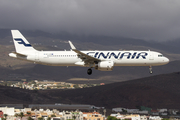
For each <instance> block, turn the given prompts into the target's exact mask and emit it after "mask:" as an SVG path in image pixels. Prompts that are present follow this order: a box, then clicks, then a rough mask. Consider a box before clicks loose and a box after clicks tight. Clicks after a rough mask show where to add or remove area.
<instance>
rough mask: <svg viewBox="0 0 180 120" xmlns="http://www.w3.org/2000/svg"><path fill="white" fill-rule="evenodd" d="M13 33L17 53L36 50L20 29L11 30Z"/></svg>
mask: <svg viewBox="0 0 180 120" xmlns="http://www.w3.org/2000/svg"><path fill="white" fill-rule="evenodd" d="M11 33H12V37H13V41H14V45H15V49H16V52H17V53H24V52H31V51H36V50H35V49H34V48H33V47H32V46H31V44H30V43H29V42H28V41H27V40H26V38H25V37H24V36H23V35H22V34H21V33H20V32H19V30H11Z"/></svg>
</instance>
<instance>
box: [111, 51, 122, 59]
mask: <svg viewBox="0 0 180 120" xmlns="http://www.w3.org/2000/svg"><path fill="white" fill-rule="evenodd" d="M120 53H121V52H119V53H118V55H116V54H115V53H113V52H112V53H111V54H110V55H109V59H110V58H111V56H112V55H113V56H114V58H115V59H118V57H119V55H120Z"/></svg>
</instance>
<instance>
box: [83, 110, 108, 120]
mask: <svg viewBox="0 0 180 120" xmlns="http://www.w3.org/2000/svg"><path fill="white" fill-rule="evenodd" d="M83 117H84V120H105V117H104V116H103V115H101V114H100V113H98V112H88V113H83Z"/></svg>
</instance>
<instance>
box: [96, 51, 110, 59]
mask: <svg viewBox="0 0 180 120" xmlns="http://www.w3.org/2000/svg"><path fill="white" fill-rule="evenodd" d="M101 55H102V56H103V58H105V59H106V58H107V57H108V55H109V52H108V53H107V55H106V56H105V55H104V53H103V52H101V53H100V54H99V56H98V58H100V57H101Z"/></svg>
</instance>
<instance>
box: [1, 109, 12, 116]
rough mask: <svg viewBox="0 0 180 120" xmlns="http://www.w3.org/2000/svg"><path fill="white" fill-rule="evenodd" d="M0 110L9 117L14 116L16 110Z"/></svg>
mask: <svg viewBox="0 0 180 120" xmlns="http://www.w3.org/2000/svg"><path fill="white" fill-rule="evenodd" d="M0 110H1V111H2V112H3V113H4V114H7V115H8V116H14V108H8V107H0Z"/></svg>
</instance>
